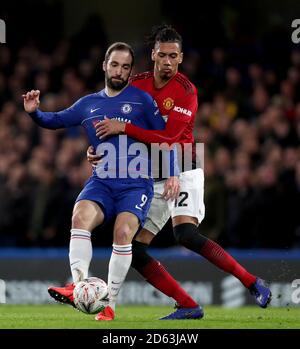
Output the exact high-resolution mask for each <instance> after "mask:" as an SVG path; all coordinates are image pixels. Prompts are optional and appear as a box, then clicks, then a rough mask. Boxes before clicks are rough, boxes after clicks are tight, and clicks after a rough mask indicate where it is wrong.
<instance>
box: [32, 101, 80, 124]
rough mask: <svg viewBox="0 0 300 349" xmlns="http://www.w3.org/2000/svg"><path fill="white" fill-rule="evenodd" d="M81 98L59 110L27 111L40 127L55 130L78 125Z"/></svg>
mask: <svg viewBox="0 0 300 349" xmlns="http://www.w3.org/2000/svg"><path fill="white" fill-rule="evenodd" d="M80 104H81V99H79V100H78V101H77V102H75V103H74V104H73V105H72V106H71V107H69V108H67V109H64V110H62V111H59V112H43V111H41V110H39V109H37V110H36V111H34V112H33V113H29V115H30V117H31V118H32V119H33V120H34V121H35V122H36V123H37V124H38V125H39V126H41V127H43V128H48V129H51V130H56V129H59V128H67V127H71V126H78V125H80V124H81V120H82V117H81V113H80Z"/></svg>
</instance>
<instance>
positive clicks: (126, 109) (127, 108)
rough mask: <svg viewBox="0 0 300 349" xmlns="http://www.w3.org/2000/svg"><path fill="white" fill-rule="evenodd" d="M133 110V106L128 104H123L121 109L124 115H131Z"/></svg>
mask: <svg viewBox="0 0 300 349" xmlns="http://www.w3.org/2000/svg"><path fill="white" fill-rule="evenodd" d="M131 110H132V106H131V105H130V104H128V103H126V104H123V105H122V107H121V112H122V113H123V114H129V113H130V112H131Z"/></svg>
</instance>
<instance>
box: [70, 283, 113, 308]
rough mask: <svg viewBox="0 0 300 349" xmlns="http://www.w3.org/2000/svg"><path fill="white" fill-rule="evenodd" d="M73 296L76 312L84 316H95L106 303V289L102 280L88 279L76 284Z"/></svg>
mask: <svg viewBox="0 0 300 349" xmlns="http://www.w3.org/2000/svg"><path fill="white" fill-rule="evenodd" d="M73 296H74V303H75V306H76V308H77V309H78V310H80V311H82V312H83V313H86V314H95V313H98V312H99V311H101V310H103V308H104V307H105V306H106V305H107V303H108V300H107V296H108V287H107V284H106V282H105V281H104V280H102V279H99V278H97V277H90V278H87V279H84V280H82V281H79V282H78V283H77V284H76V286H75V288H74V291H73Z"/></svg>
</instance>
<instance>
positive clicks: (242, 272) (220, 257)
mask: <svg viewBox="0 0 300 349" xmlns="http://www.w3.org/2000/svg"><path fill="white" fill-rule="evenodd" d="M200 254H201V256H203V257H205V258H206V259H208V260H209V261H210V262H211V263H213V264H214V265H216V266H217V267H219V268H220V269H222V270H224V271H226V272H227V273H230V274H232V275H234V276H235V277H237V278H238V279H239V280H240V281H241V283H242V284H243V285H244V286H245V287H247V288H248V287H249V286H251V285H252V284H253V283H254V282H255V280H256V276H254V275H252V274H250V273H249V272H248V271H247V270H246V269H245V268H243V267H242V266H241V265H240V264H239V263H238V262H237V261H236V260H235V259H234V258H233V257H231V256H230V254H228V253H227V252H226V251H225V250H224V249H223V248H222V247H221V246H220V245H218V244H217V243H215V242H214V241H212V240H207V242H206V243H205V245H204V246H203V247H202V249H201V252H200Z"/></svg>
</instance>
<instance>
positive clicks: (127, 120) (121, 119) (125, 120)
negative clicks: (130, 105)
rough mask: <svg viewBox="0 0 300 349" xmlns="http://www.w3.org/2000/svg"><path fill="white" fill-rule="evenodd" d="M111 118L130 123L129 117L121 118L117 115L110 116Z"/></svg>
mask: <svg viewBox="0 0 300 349" xmlns="http://www.w3.org/2000/svg"><path fill="white" fill-rule="evenodd" d="M111 119H112V120H118V121H120V122H127V123H128V124H130V123H131V120H129V119H124V118H121V117H119V116H117V117H113V118H111Z"/></svg>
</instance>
